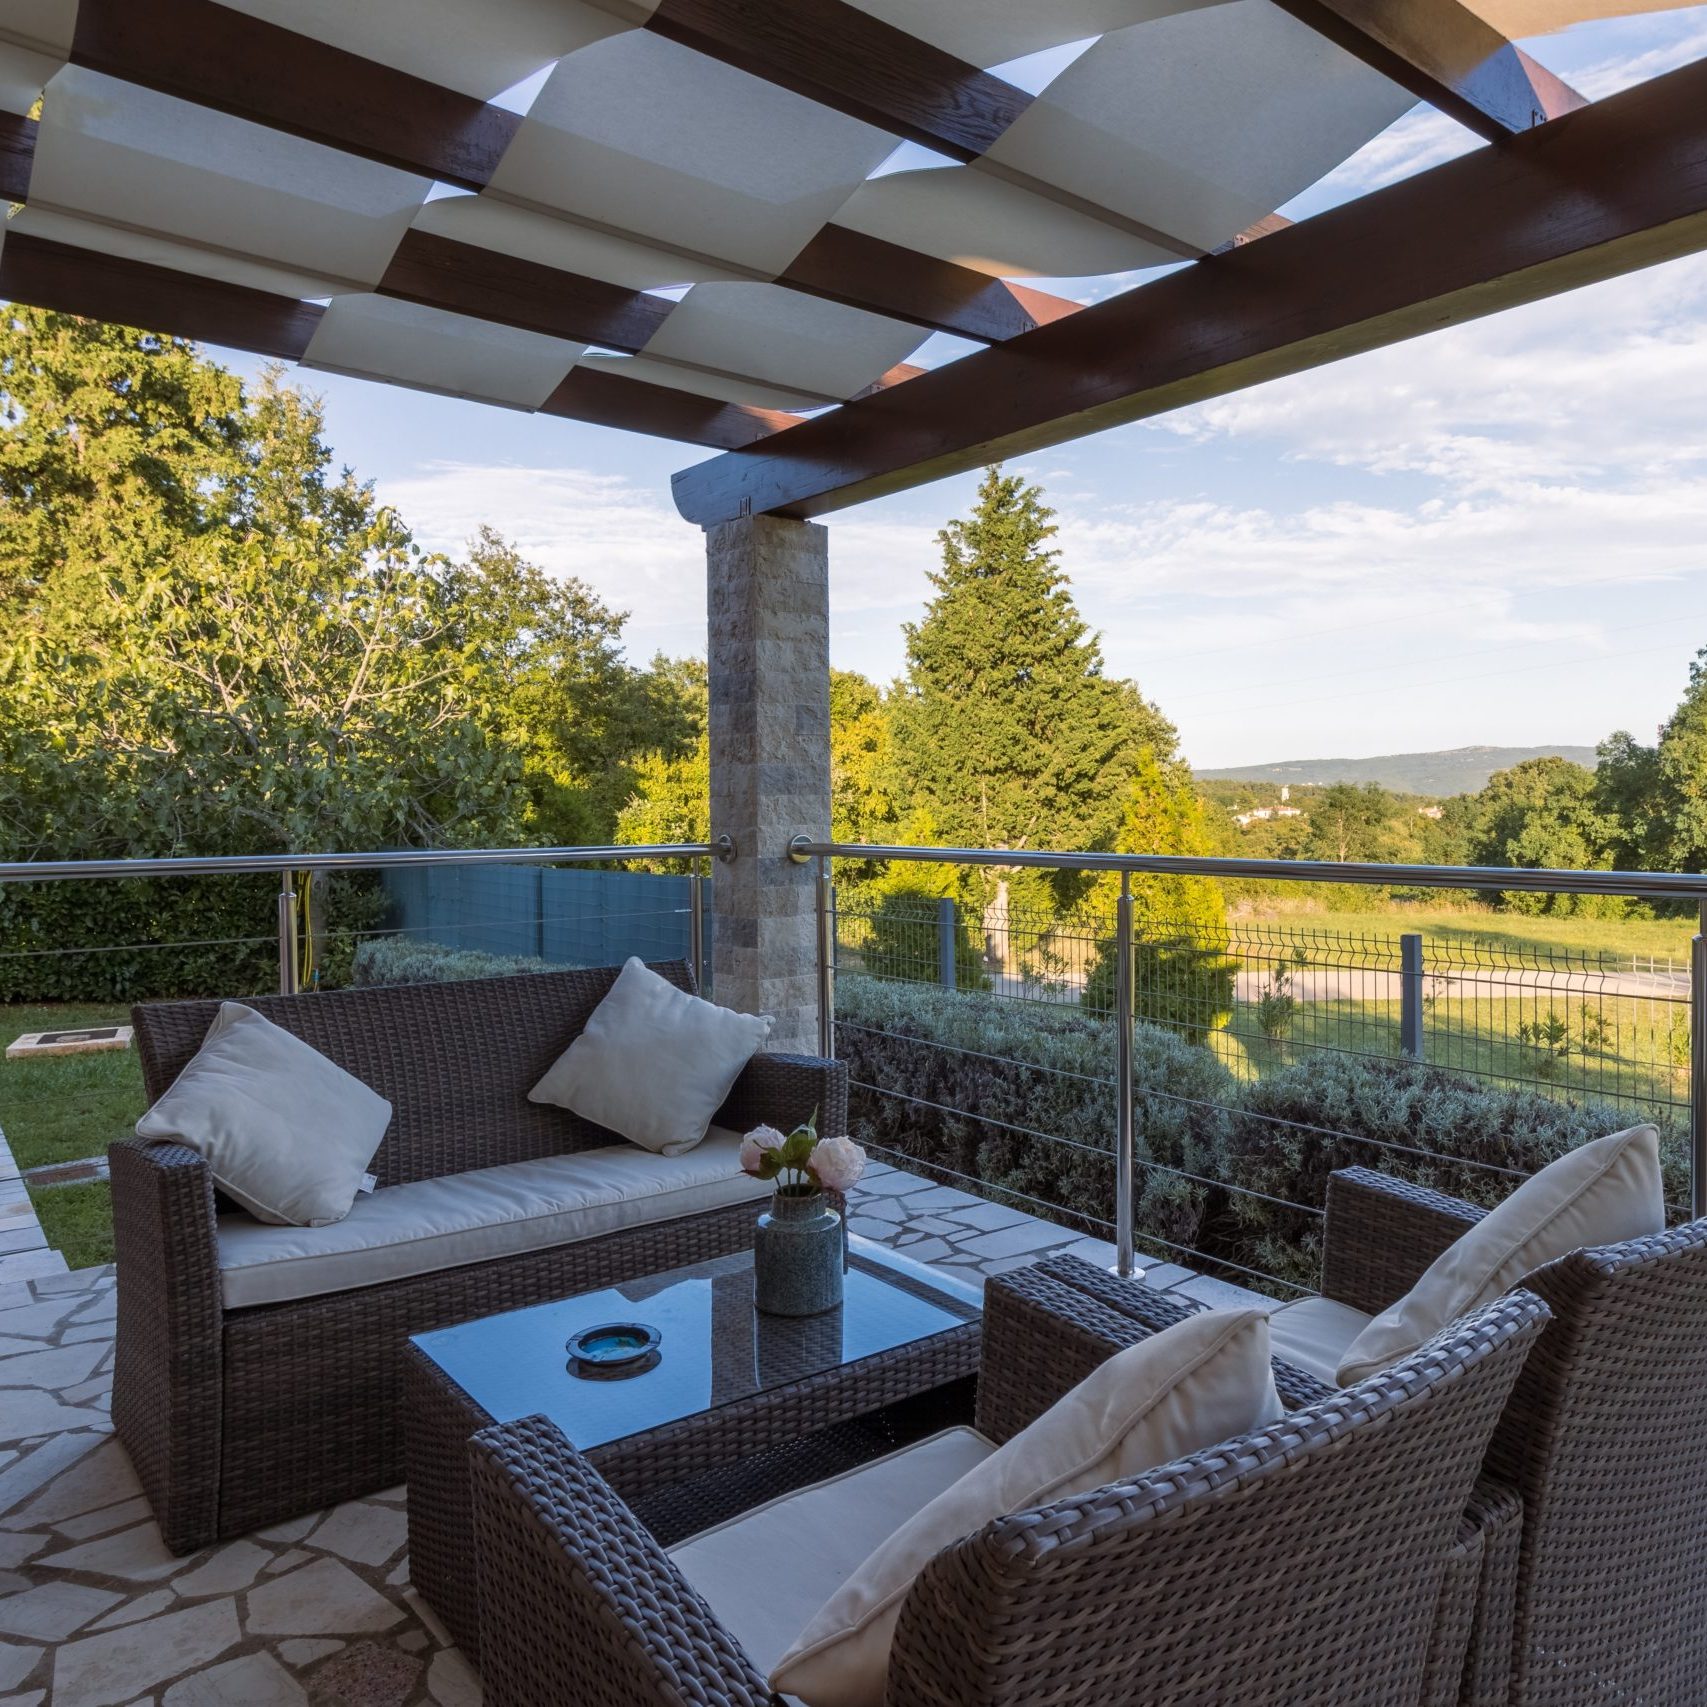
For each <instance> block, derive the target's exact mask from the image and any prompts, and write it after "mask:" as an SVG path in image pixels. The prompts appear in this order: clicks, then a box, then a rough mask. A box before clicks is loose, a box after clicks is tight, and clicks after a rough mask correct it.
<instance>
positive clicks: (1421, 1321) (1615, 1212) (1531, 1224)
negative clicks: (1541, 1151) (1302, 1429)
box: [1338, 1126, 1666, 1387]
mask: <svg viewBox="0 0 1707 1707" xmlns="http://www.w3.org/2000/svg"><path fill="white" fill-rule="evenodd" d="M1665 1223H1666V1213H1665V1192H1664V1187H1663V1184H1662V1181H1661V1177H1660V1135H1659V1133H1658V1132H1657V1131H1655V1129H1654V1128H1653V1127H1651V1126H1632V1127H1630V1128H1628V1129H1627V1130H1626V1131H1623V1132H1614V1133H1613V1134H1612V1135H1611V1136H1610V1137H1608V1138H1597V1139H1595V1140H1594V1142H1593V1143H1592V1144H1584V1145H1582V1146H1581V1148H1579V1149H1576V1150H1572V1151H1570V1152H1569V1153H1568V1154H1566V1155H1563V1156H1560V1157H1559V1158H1558V1159H1557V1160H1556V1161H1552V1162H1549V1163H1548V1164H1547V1166H1546V1167H1544V1168H1543V1169H1542V1170H1541V1171H1540V1173H1538V1174H1535V1175H1533V1176H1532V1177H1531V1178H1529V1179H1526V1180H1525V1181H1524V1182H1523V1184H1522V1185H1520V1186H1519V1187H1518V1188H1517V1190H1516V1191H1514V1192H1513V1193H1512V1194H1511V1196H1510V1197H1508V1198H1507V1199H1506V1200H1505V1201H1504V1202H1503V1203H1501V1204H1500V1205H1499V1206H1498V1207H1497V1208H1495V1209H1491V1210H1489V1212H1488V1213H1487V1214H1486V1215H1484V1216H1483V1217H1482V1219H1481V1220H1480V1221H1478V1222H1477V1223H1476V1225H1475V1226H1474V1227H1472V1228H1471V1229H1470V1230H1469V1232H1467V1233H1465V1234H1464V1235H1463V1236H1462V1237H1461V1238H1459V1239H1457V1240H1455V1241H1454V1242H1453V1243H1452V1244H1451V1245H1450V1246H1448V1247H1447V1249H1446V1250H1445V1251H1443V1252H1442V1253H1441V1254H1440V1256H1438V1257H1437V1258H1436V1259H1435V1260H1434V1262H1433V1264H1432V1265H1431V1266H1430V1267H1429V1269H1428V1271H1427V1273H1425V1274H1424V1275H1423V1277H1422V1279H1421V1280H1419V1281H1418V1282H1417V1283H1416V1285H1415V1286H1413V1287H1412V1288H1411V1289H1410V1291H1409V1292H1407V1293H1406V1294H1405V1296H1404V1297H1403V1298H1401V1299H1400V1300H1399V1301H1398V1303H1396V1304H1393V1305H1390V1306H1389V1307H1388V1308H1387V1309H1385V1310H1383V1311H1382V1312H1381V1314H1380V1315H1379V1316H1377V1317H1376V1318H1375V1319H1374V1321H1372V1322H1371V1323H1370V1324H1369V1326H1368V1327H1366V1328H1365V1329H1364V1330H1363V1331H1362V1333H1360V1334H1359V1335H1358V1336H1357V1338H1356V1339H1355V1340H1353V1341H1352V1343H1351V1345H1350V1346H1349V1347H1348V1348H1347V1349H1346V1353H1345V1356H1344V1357H1343V1358H1341V1360H1340V1365H1339V1370H1338V1375H1339V1383H1340V1385H1341V1386H1343V1387H1350V1386H1351V1385H1353V1384H1354V1383H1355V1382H1358V1381H1361V1380H1362V1379H1363V1378H1364V1377H1365V1376H1366V1375H1371V1374H1373V1373H1374V1372H1375V1371H1376V1370H1377V1369H1385V1368H1386V1367H1387V1366H1388V1365H1389V1364H1391V1363H1396V1362H1397V1361H1398V1360H1399V1359H1400V1358H1401V1357H1408V1356H1409V1355H1410V1353H1412V1352H1413V1351H1415V1350H1416V1349H1417V1347H1418V1346H1420V1345H1422V1344H1424V1343H1425V1342H1426V1341H1428V1340H1431V1339H1433V1338H1434V1336H1435V1335H1436V1334H1437V1333H1439V1332H1440V1330H1441V1329H1442V1328H1444V1327H1445V1326H1446V1325H1447V1324H1448V1323H1449V1322H1453V1321H1456V1320H1457V1319H1458V1317H1460V1316H1462V1315H1464V1314H1465V1313H1466V1312H1467V1311H1470V1310H1475V1309H1479V1308H1480V1307H1481V1306H1482V1305H1483V1304H1488V1303H1491V1302H1492V1301H1493V1300H1494V1299H1495V1298H1498V1297H1499V1296H1500V1295H1501V1294H1502V1293H1505V1292H1509V1291H1510V1290H1511V1288H1512V1287H1514V1286H1515V1285H1517V1283H1518V1282H1519V1281H1520V1280H1522V1279H1523V1277H1524V1276H1525V1275H1526V1274H1529V1273H1531V1272H1532V1271H1533V1270H1535V1269H1538V1268H1540V1267H1541V1266H1542V1264H1543V1263H1549V1262H1554V1261H1556V1260H1557V1259H1558V1258H1560V1257H1563V1256H1569V1255H1570V1253H1571V1252H1572V1251H1575V1250H1580V1249H1581V1248H1582V1247H1583V1246H1584V1245H1614V1244H1619V1243H1621V1242H1622V1241H1623V1240H1625V1239H1637V1238H1640V1237H1642V1236H1643V1235H1644V1234H1647V1233H1659V1232H1663V1231H1664V1229H1665Z"/></svg>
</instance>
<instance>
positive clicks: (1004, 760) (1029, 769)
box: [895, 468, 1173, 849]
mask: <svg viewBox="0 0 1707 1707" xmlns="http://www.w3.org/2000/svg"><path fill="white" fill-rule="evenodd" d="M1052 516H1053V512H1052V511H1051V510H1049V509H1048V508H1046V507H1045V505H1044V504H1043V502H1042V499H1041V495H1040V493H1039V490H1038V488H1037V487H1035V486H1028V485H1026V484H1025V483H1024V482H1023V481H1022V480H1020V479H1019V478H1018V477H1017V476H1015V475H1009V474H1004V473H1002V471H1001V469H1000V468H992V469H990V470H989V472H988V473H987V474H986V475H985V477H984V481H983V484H982V485H981V486H980V487H979V490H978V502H977V505H976V507H975V508H974V510H973V512H972V514H971V515H970V516H968V517H966V518H965V519H963V520H957V521H952V522H950V523H949V524H948V526H947V527H945V528H944V529H943V530H942V532H941V533H940V534H939V535H938V536H937V537H938V540H939V542H940V543H941V546H942V567H941V568H940V569H938V570H937V571H935V572H934V573H933V574H932V575H931V578H930V579H931V584H932V586H933V587H934V588H935V590H936V591H935V596H934V597H933V598H932V599H931V601H930V603H929V605H928V606H927V607H926V611H925V615H924V619H923V620H922V621H921V622H917V623H910V624H908V626H907V629H906V635H907V674H906V679H905V682H904V685H903V689H902V692H901V694H900V695H899V697H898V701H897V705H896V728H895V749H896V759H897V763H898V766H899V770H900V774H901V776H902V777H904V778H905V779H906V781H907V783H908V785H909V791H910V793H911V795H912V797H913V803H914V805H915V807H916V808H917V809H919V810H921V811H922V812H923V813H925V814H926V815H927V816H928V817H929V819H930V821H931V822H932V823H933V824H934V826H935V829H936V832H937V834H938V836H939V837H940V839H941V841H942V842H943V843H944V844H946V845H967V846H974V847H990V848H1014V849H1024V848H1081V847H1097V846H1106V845H1107V843H1108V838H1109V837H1110V835H1112V833H1113V831H1114V828H1115V826H1116V824H1117V823H1118V821H1119V796H1120V793H1121V789H1122V784H1123V783H1124V780H1125V777H1126V774H1127V772H1128V770H1129V767H1130V764H1131V762H1132V757H1133V753H1134V750H1135V748H1136V745H1137V744H1138V740H1139V739H1142V738H1143V737H1145V736H1146V735H1148V736H1152V737H1153V736H1155V735H1156V734H1157V733H1158V729H1157V727H1156V726H1159V730H1160V731H1161V732H1164V733H1163V734H1162V739H1163V741H1164V742H1165V744H1166V748H1167V750H1168V752H1170V753H1171V751H1172V737H1173V731H1172V730H1171V729H1170V728H1169V727H1168V726H1167V725H1166V723H1165V722H1164V721H1163V720H1162V719H1161V718H1159V717H1158V716H1157V715H1156V713H1155V712H1154V711H1153V710H1151V708H1150V707H1148V706H1147V705H1145V703H1144V702H1143V701H1142V699H1140V698H1139V697H1138V696H1137V694H1136V693H1135V692H1133V691H1131V690H1130V688H1129V686H1128V684H1126V683H1122V682H1117V681H1111V680H1110V679H1109V678H1108V677H1106V676H1105V675H1104V674H1103V659H1102V648H1101V646H1100V644H1099V643H1098V640H1097V637H1096V636H1095V635H1094V634H1093V633H1091V631H1090V630H1089V629H1088V628H1087V627H1086V625H1085V622H1084V620H1083V619H1082V618H1081V617H1080V615H1079V613H1078V610H1077V608H1076V607H1075V605H1074V603H1073V596H1072V593H1071V591H1070V590H1069V588H1068V583H1067V577H1066V575H1065V574H1064V573H1063V572H1062V570H1061V568H1060V564H1059V555H1060V554H1059V553H1058V552H1057V551H1056V550H1055V549H1054V548H1053V547H1052V546H1051V545H1050V543H1049V542H1050V540H1051V539H1053V538H1054V536H1055V531H1056V530H1055V526H1054V523H1053V521H1052V519H1051V518H1052Z"/></svg>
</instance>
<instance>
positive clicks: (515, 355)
mask: <svg viewBox="0 0 1707 1707" xmlns="http://www.w3.org/2000/svg"><path fill="white" fill-rule="evenodd" d="M585 348H586V346H585V345H583V344H572V343H569V342H568V341H567V340H566V339H563V338H547V337H545V336H543V335H542V334H540V333H538V332H522V331H518V330H517V329H516V328H515V327H513V326H498V325H494V324H493V323H492V322H491V321H489V320H472V319H470V318H469V317H468V316H467V315H463V314H446V313H445V312H444V311H443V310H442V309H437V308H423V307H421V306H420V305H419V304H417V303H413V302H397V301H394V300H393V299H392V298H390V297H384V296H340V297H336V298H334V300H333V302H332V303H331V305H330V307H328V308H327V310H326V313H325V315H324V317H323V318H322V319H321V322H320V324H319V326H318V327H317V328H316V329H315V333H314V336H313V338H312V339H311V340H310V341H309V345H308V350H307V353H306V354H305V355H304V356H303V358H302V365H303V366H304V367H313V368H325V369H327V370H328V371H330V372H332V373H352V374H357V375H359V376H361V377H364V378H369V379H389V380H394V381H396V382H397V383H399V384H402V385H412V386H415V387H418V388H419V389H420V390H422V391H441V392H444V393H446V394H447V395H449V396H452V397H472V398H474V399H476V400H477V401H479V402H482V403H502V404H506V405H508V406H509V407H510V408H512V409H537V408H538V407H539V406H540V404H541V403H543V402H544V401H545V400H546V398H548V397H549V396H550V395H551V394H552V392H553V391H555V390H556V389H557V387H558V386H559V385H561V384H562V383H563V380H564V379H565V377H566V376H567V375H568V373H569V370H570V369H571V368H572V367H573V366H574V365H575V363H576V360H577V359H578V358H579V357H580V355H581V353H582V351H583V350H584V349H585Z"/></svg>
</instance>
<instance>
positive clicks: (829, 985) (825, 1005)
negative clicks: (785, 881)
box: [812, 854, 836, 1061]
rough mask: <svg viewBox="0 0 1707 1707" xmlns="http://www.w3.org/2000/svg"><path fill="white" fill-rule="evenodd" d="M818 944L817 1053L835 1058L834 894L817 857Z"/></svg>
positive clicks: (827, 868)
mask: <svg viewBox="0 0 1707 1707" xmlns="http://www.w3.org/2000/svg"><path fill="white" fill-rule="evenodd" d="M812 894H813V911H814V913H815V915H816V922H817V926H818V929H817V932H816V937H817V943H818V1054H819V1056H820V1057H821V1058H822V1059H823V1060H825V1061H833V1060H834V1059H835V1058H836V990H835V962H836V893H835V890H834V889H833V888H832V887H831V882H830V862H829V860H828V858H827V857H825V856H824V855H822V854H820V855H819V856H818V880H817V882H816V883H814V884H813V886H812Z"/></svg>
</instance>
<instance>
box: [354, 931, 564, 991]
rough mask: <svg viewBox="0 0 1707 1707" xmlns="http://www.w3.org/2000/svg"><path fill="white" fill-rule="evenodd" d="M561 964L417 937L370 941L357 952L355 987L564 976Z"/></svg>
mask: <svg viewBox="0 0 1707 1707" xmlns="http://www.w3.org/2000/svg"><path fill="white" fill-rule="evenodd" d="M563 966H564V963H563V962H561V961H551V960H540V959H537V958H536V957H535V956H533V955H528V954H485V953H482V952H481V951H480V950H479V949H475V948H446V947H445V945H444V944H443V943H439V942H426V941H423V940H421V939H419V938H416V937H402V936H382V937H370V938H368V940H367V941H366V942H364V943H363V944H362V945H361V947H359V948H358V949H357V950H356V954H355V965H354V968H353V971H352V976H351V982H352V983H355V984H363V985H367V984H456V983H460V982H461V981H462V980H463V979H465V978H503V977H508V976H509V975H510V974H512V973H517V972H560V971H562V970H563Z"/></svg>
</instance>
